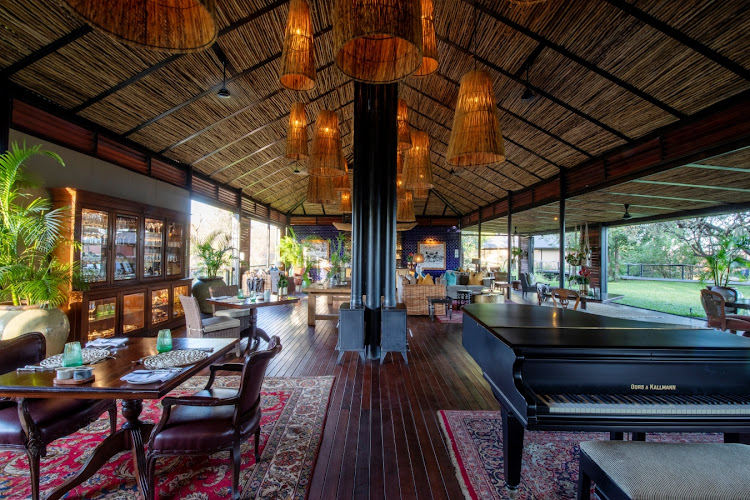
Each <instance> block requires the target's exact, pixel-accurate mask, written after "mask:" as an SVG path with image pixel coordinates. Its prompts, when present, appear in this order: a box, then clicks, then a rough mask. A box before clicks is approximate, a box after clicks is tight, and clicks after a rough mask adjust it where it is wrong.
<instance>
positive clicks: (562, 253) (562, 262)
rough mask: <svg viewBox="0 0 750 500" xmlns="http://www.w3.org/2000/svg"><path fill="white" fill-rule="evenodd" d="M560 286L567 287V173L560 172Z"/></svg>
mask: <svg viewBox="0 0 750 500" xmlns="http://www.w3.org/2000/svg"><path fill="white" fill-rule="evenodd" d="M558 222H559V225H560V229H559V233H560V288H565V174H564V172H560V213H559V215H558Z"/></svg>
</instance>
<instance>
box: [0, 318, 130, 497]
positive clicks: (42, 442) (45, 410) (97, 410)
mask: <svg viewBox="0 0 750 500" xmlns="http://www.w3.org/2000/svg"><path fill="white" fill-rule="evenodd" d="M46 350H47V341H46V339H45V338H44V335H42V334H41V333H36V332H34V333H27V334H25V335H21V336H19V337H15V338H13V339H9V340H2V341H0V372H2V373H7V372H10V371H13V370H15V369H17V368H22V367H24V366H26V365H38V364H39V362H40V361H41V360H43V359H44V357H45V354H46ZM105 411H106V412H108V413H109V427H110V434H112V433H113V432H114V431H115V429H116V426H117V401H116V400H112V399H67V398H19V399H12V398H0V449H7V450H17V451H24V452H26V455H27V456H28V459H29V470H30V472H31V498H32V499H33V500H38V498H39V465H40V461H41V457H44V456H47V445H48V444H50V443H51V442H52V441H54V440H56V439H60V438H61V437H65V436H67V435H69V434H73V433H74V432H76V431H78V430H79V429H81V428H83V427H86V426H87V425H89V424H90V423H92V422H94V421H96V420H98V419H99V417H100V416H101V415H102V413H104V412H105Z"/></svg>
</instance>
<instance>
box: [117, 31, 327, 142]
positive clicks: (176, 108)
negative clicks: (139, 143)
mask: <svg viewBox="0 0 750 500" xmlns="http://www.w3.org/2000/svg"><path fill="white" fill-rule="evenodd" d="M331 29H333V28H332V27H330V26H329V27H327V28H324V29H322V30H320V31H319V32H317V33H315V34H314V35H313V37H314V38H317V37H319V36H322V35H324V34H326V33H328V32H329V31H331ZM280 57H281V52H277V53H275V54H273V55H271V56H269V57H267V58H265V59H263V60H262V61H260V62H258V63H256V64H254V65H252V66H250V67H249V68H247V69H244V70H242V71H240V72H239V73H235V74H234V75H232V77H231V78H227V82H226V83H231V82H233V81H234V80H238V79H240V78H244V77H245V76H247V75H249V74H251V73H253V72H255V71H257V70H259V69H260V68H262V67H264V66H266V65H268V64H270V63H272V62H274V61H275V60H276V59H279V58H280ZM331 64H332V63H331ZM223 85H224V83H223V82H221V83H217V84H216V85H214V86H212V87H210V88H209V89H207V90H204V91H203V92H201V93H200V94H196V95H194V96H193V97H191V98H190V99H188V100H187V101H183V102H181V103H180V104H178V105H176V106H174V107H172V108H171V109H168V110H166V111H164V112H163V113H161V114H159V115H157V116H155V117H153V118H151V119H149V120H146V121H145V122H143V123H141V124H139V125H136V126H135V127H133V128H132V129H130V130H128V131H127V132H125V133H124V134H123V136H124V137H128V136H130V135H133V134H135V133H136V132H138V131H140V130H143V129H144V128H146V127H148V126H149V125H152V124H154V123H156V122H158V121H159V120H161V119H163V118H166V117H167V116H169V115H171V114H172V113H174V112H175V111H179V110H181V109H182V108H184V107H185V106H188V105H190V104H192V103H194V102H195V101H197V100H199V99H201V98H203V97H206V96H207V95H209V94H212V93H214V92H217V91H218V90H219V89H220V88H221V87H222V86H223Z"/></svg>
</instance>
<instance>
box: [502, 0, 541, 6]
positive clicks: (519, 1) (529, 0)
mask: <svg viewBox="0 0 750 500" xmlns="http://www.w3.org/2000/svg"><path fill="white" fill-rule="evenodd" d="M508 1H509V2H510V3H511V5H523V6H526V5H534V4H535V3H542V2H546V1H547V0H508Z"/></svg>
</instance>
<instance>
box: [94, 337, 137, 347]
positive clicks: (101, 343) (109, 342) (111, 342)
mask: <svg viewBox="0 0 750 500" xmlns="http://www.w3.org/2000/svg"><path fill="white" fill-rule="evenodd" d="M127 341H128V339H126V338H122V337H119V338H118V337H112V338H109V339H105V338H98V339H94V340H92V341H91V342H89V343H87V344H86V347H122V346H124V345H125V344H126V343H127Z"/></svg>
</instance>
